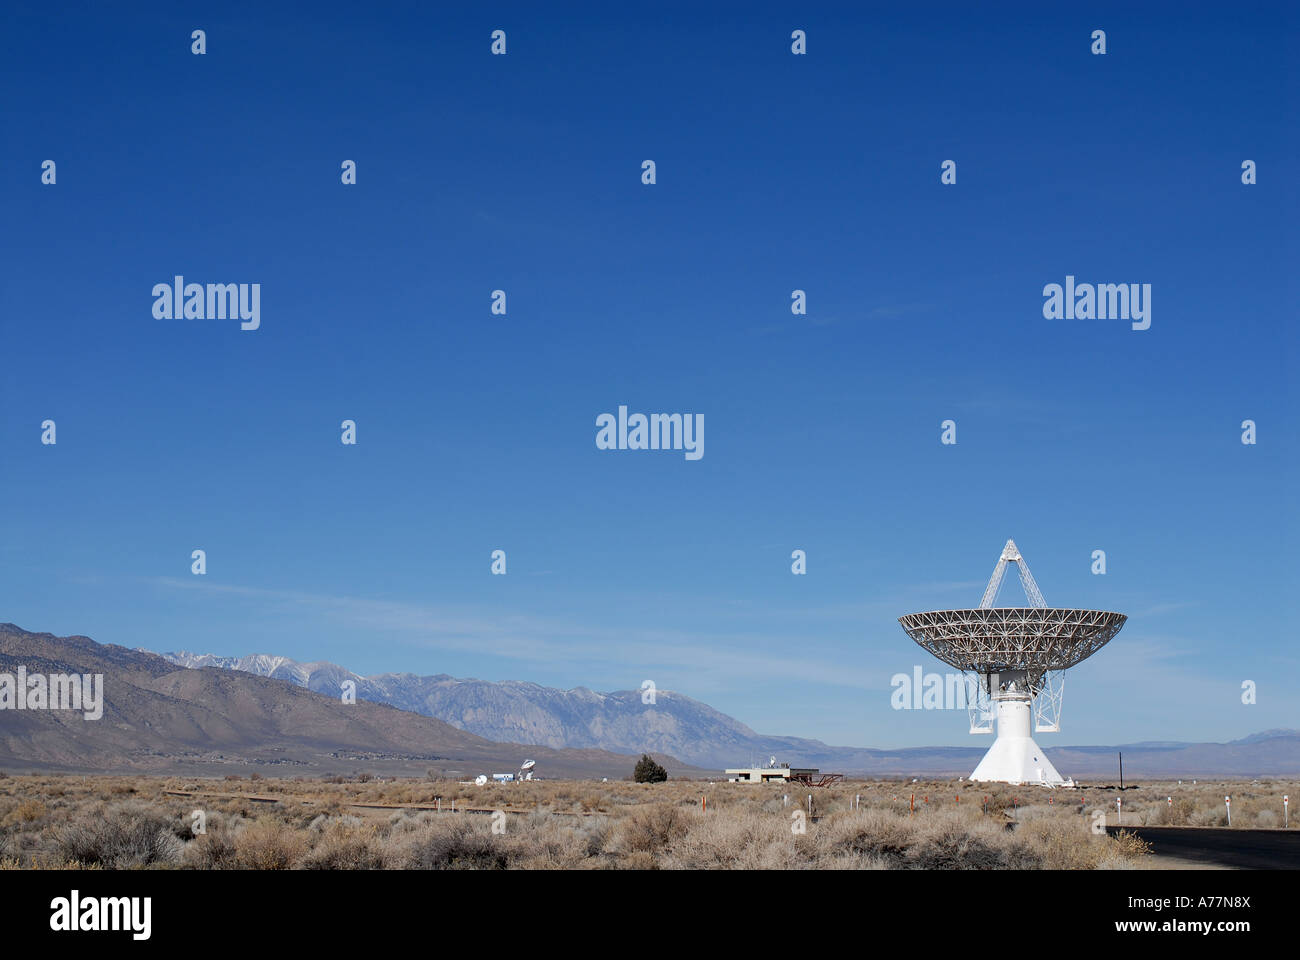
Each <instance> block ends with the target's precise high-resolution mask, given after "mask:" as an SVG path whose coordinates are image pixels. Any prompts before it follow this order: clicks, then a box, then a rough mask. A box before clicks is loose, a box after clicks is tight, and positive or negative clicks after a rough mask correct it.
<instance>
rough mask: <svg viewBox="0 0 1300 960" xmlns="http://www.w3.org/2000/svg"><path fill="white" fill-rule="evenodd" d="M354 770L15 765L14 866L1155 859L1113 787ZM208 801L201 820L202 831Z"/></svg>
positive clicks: (6, 865)
mask: <svg viewBox="0 0 1300 960" xmlns="http://www.w3.org/2000/svg"><path fill="white" fill-rule="evenodd" d="M337 779H339V780H340V782H333V781H331V782H324V781H321V780H306V779H302V778H296V779H292V780H290V779H284V780H278V779H263V778H259V779H257V780H244V779H237V780H226V779H212V780H195V779H184V778H161V777H155V778H149V777H138V778H131V777H86V778H82V777H40V776H33V777H21V776H11V777H7V778H2V779H0V869H41V868H55V869H67V868H89V869H94V868H98V867H103V868H154V869H156V868H183V869H200V870H225V869H255V870H288V869H303V870H311V869H316V870H380V869H415V870H486V869H592V868H595V869H609V868H623V869H626V868H633V869H736V868H739V869H920V870H936V869H939V870H948V869H958V870H962V869H994V870H1025V869H1068V870H1093V869H1124V868H1132V867H1141V866H1145V865H1146V864H1147V863H1148V862H1149V858H1148V856H1147V853H1148V850H1147V847H1146V844H1144V843H1143V842H1142V841H1141V840H1139V839H1138V838H1137V837H1135V836H1133V835H1132V834H1130V833H1127V832H1122V833H1120V834H1118V835H1116V836H1107V835H1105V834H1101V835H1099V834H1096V833H1094V832H1093V829H1092V827H1093V824H1094V820H1095V815H1096V813H1097V812H1098V811H1101V812H1103V813H1105V814H1106V816H1107V820H1108V822H1109V823H1111V824H1112V825H1113V824H1114V823H1115V821H1116V815H1115V804H1114V800H1115V797H1116V796H1117V795H1118V794H1117V792H1116V791H1113V790H1110V791H1106V790H1102V789H1081V790H1073V791H1056V792H1051V791H1047V790H1045V789H1042V788H1033V787H1024V788H1012V787H1003V786H980V787H978V788H977V787H975V785H972V784H969V783H960V782H957V781H929V782H925V783H915V784H911V783H908V784H904V783H901V782H898V781H870V782H852V783H845V784H839V785H837V786H835V787H832V788H826V789H822V790H814V791H809V790H807V789H804V790H802V791H800V792H798V793H795V792H793V791H791V790H789V789H788V788H782V787H778V786H766V787H764V786H757V785H745V784H728V783H712V784H710V783H705V782H691V781H670V782H668V783H661V784H635V783H629V782H618V783H595V782H584V781H534V782H530V783H520V784H512V785H497V784H489V785H487V786H485V787H477V786H475V785H473V784H463V783H457V782H449V781H430V780H387V781H385V780H376V779H363V778H352V779H342V778H337ZM1295 787H1296V785H1295V784H1294V783H1280V782H1279V783H1271V782H1264V783H1235V784H1225V783H1211V784H1196V785H1192V784H1186V785H1179V784H1149V785H1144V786H1143V787H1142V788H1141V789H1140V790H1133V791H1126V792H1125V793H1124V794H1123V799H1124V823H1125V824H1126V825H1127V824H1134V825H1139V824H1141V825H1157V824H1190V825H1197V824H1201V825H1218V824H1221V823H1226V815H1223V814H1222V813H1221V811H1222V810H1223V803H1222V798H1223V796H1224V795H1225V794H1230V795H1232V796H1233V825H1234V828H1242V829H1249V828H1251V827H1273V826H1280V820H1281V817H1280V799H1281V795H1282V794H1283V793H1292V794H1296V795H1300V792H1298V791H1297V790H1296V789H1295ZM168 791H173V792H175V791H188V792H190V793H193V794H194V796H176V795H173V794H172V793H169V792H168ZM809 793H811V794H812V797H813V799H812V817H808V816H806V814H807V808H808V796H809ZM1167 797H1172V798H1173V802H1172V803H1170V802H1169V800H1167V799H1166V798H1167ZM701 798H705V799H706V800H707V809H701ZM855 798H856V799H855ZM265 799H273V800H274V801H275V802H259V800H265ZM453 802H454V803H455V806H456V810H457V813H455V814H452V813H451V812H450V811H451V807H452V804H453ZM364 804H370V805H372V806H362V805H364ZM422 806H423V807H435V808H440V809H438V810H434V809H429V810H424V809H419V808H420V807H422ZM1274 807H1278V810H1276V811H1275V810H1274V809H1273V808H1274ZM195 811H201V813H202V820H203V824H204V826H203V830H202V832H197V833H196V832H195V831H194V830H193V829H192V828H193V825H194V823H195V818H194V813H195ZM468 811H482V812H483V813H486V814H488V815H481V814H479V813H474V812H468ZM492 811H501V813H500V814H498V815H496V816H493V815H491V812H492Z"/></svg>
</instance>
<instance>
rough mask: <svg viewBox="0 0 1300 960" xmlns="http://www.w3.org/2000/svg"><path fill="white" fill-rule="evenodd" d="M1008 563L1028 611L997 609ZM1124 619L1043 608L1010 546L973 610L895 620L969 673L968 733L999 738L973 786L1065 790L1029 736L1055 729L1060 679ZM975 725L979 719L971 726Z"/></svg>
mask: <svg viewBox="0 0 1300 960" xmlns="http://www.w3.org/2000/svg"><path fill="white" fill-rule="evenodd" d="M1008 563H1014V564H1015V565H1016V572H1017V573H1018V574H1019V575H1020V583H1021V585H1022V586H1023V587H1024V590H1025V596H1026V597H1027V598H1028V599H1029V606H1028V607H995V606H993V604H994V602H996V600H997V595H998V592H999V590H1000V589H1001V587H1002V578H1003V576H1004V575H1005V574H1006V569H1007V564H1008ZM1127 620H1128V617H1127V616H1125V615H1124V614H1122V613H1110V612H1107V611H1103V610H1075V609H1070V608H1065V607H1049V606H1048V605H1047V602H1046V601H1045V600H1044V599H1043V595H1042V593H1040V592H1039V590H1038V584H1037V583H1036V582H1035V581H1034V577H1033V574H1031V573H1030V572H1029V566H1028V564H1026V563H1025V560H1024V557H1022V556H1021V555H1020V551H1019V550H1018V549H1017V548H1016V543H1015V541H1014V540H1008V541H1007V543H1006V546H1004V547H1003V548H1002V556H1001V557H1000V558H999V559H998V563H997V566H996V567H994V569H993V576H992V577H990V578H989V584H988V587H987V588H986V589H985V591H984V598H983V600H982V601H981V602H980V605H979V607H976V608H972V609H967V610H933V611H930V612H928V613H909V614H907V615H906V616H903V617H899V618H898V622H899V623H900V624H902V626H903V629H904V630H905V631H906V632H907V635H908V636H909V637H911V638H912V639H913V640H914V641H916V643H917V644H919V645H920V646H921V647H923V648H924V649H925V650H927V651H929V652H930V653H932V654H933V655H934V656H936V657H938V658H939V659H940V660H942V661H943V662H944V663H946V664H948V665H949V666H952V667H956V668H957V669H958V670H961V671H964V672H966V673H969V674H971V675H972V676H971V680H972V686H973V687H974V693H975V695H976V696H975V701H974V702H973V703H972V704H971V707H972V709H971V732H972V733H991V732H992V730H993V719H994V717H995V716H996V720H997V737H996V738H995V739H994V741H993V746H991V747H990V748H989V752H988V753H987V754H985V756H984V759H983V760H981V761H980V764H979V766H977V767H976V768H975V772H974V773H972V774H971V777H970V778H971V779H972V780H977V781H998V782H1002V783H1045V784H1048V785H1054V786H1055V785H1061V784H1066V783H1068V781H1066V780H1065V779H1064V778H1063V777H1062V776H1061V775H1060V774H1059V773H1057V772H1056V768H1055V767H1053V766H1052V763H1051V761H1049V760H1048V759H1047V756H1046V754H1044V753H1043V751H1042V748H1041V747H1039V746H1038V744H1036V743H1035V742H1034V739H1033V737H1032V736H1031V735H1030V716H1031V714H1032V715H1033V717H1034V719H1035V721H1036V723H1035V727H1034V729H1035V731H1036V732H1039V733H1043V732H1055V731H1057V730H1059V729H1060V710H1061V701H1062V697H1063V683H1064V676H1063V673H1064V671H1065V670H1066V669H1068V668H1069V667H1072V666H1074V665H1075V664H1076V663H1080V662H1081V661H1083V660H1086V659H1087V658H1088V657H1090V656H1092V655H1093V654H1094V653H1096V652H1097V651H1098V650H1100V649H1101V648H1102V647H1103V646H1105V645H1106V644H1107V643H1108V642H1110V640H1111V639H1112V638H1113V637H1114V636H1115V634H1117V633H1119V631H1120V628H1121V627H1123V626H1124V623H1125V622H1126V621H1127ZM977 718H978V719H977Z"/></svg>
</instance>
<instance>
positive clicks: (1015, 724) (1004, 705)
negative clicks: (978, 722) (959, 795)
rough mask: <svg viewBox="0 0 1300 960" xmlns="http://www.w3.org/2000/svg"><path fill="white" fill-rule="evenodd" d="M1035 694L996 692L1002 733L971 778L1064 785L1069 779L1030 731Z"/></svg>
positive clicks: (999, 733)
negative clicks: (1054, 764) (1048, 757)
mask: <svg viewBox="0 0 1300 960" xmlns="http://www.w3.org/2000/svg"><path fill="white" fill-rule="evenodd" d="M1032 699H1033V698H1032V697H1031V696H1030V695H1029V693H1028V692H1024V691H1020V690H1015V689H1012V690H999V691H998V692H996V693H994V694H993V704H994V707H995V709H996V711H997V717H998V735H997V739H995V740H994V741H993V746H991V747H989V752H988V753H986V754H984V759H983V760H981V761H980V763H979V766H978V767H976V768H975V772H974V773H972V774H971V775H970V778H971V779H972V780H975V781H996V782H998V783H1015V784H1020V783H1044V784H1048V785H1050V786H1061V785H1063V784H1065V783H1066V782H1067V781H1066V780H1065V778H1064V777H1062V776H1061V775H1060V774H1059V773H1057V772H1056V767H1054V766H1052V761H1050V760H1048V759H1047V754H1045V753H1043V748H1042V747H1040V746H1039V745H1038V744H1036V743H1035V742H1034V738H1033V736H1031V735H1030V732H1029V731H1030V715H1031V710H1030V704H1031V702H1032Z"/></svg>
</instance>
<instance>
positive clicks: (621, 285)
mask: <svg viewBox="0 0 1300 960" xmlns="http://www.w3.org/2000/svg"><path fill="white" fill-rule="evenodd" d="M272 6H273V5H272ZM1128 6H1129V5H1110V6H1104V5H1095V4H1090V5H1086V6H1084V5H1056V4H1053V5H1050V7H1049V8H1044V7H1043V6H1042V5H1034V6H1032V7H1030V6H1027V7H1015V6H1003V7H996V6H995V8H994V9H984V8H983V7H981V9H978V10H972V9H963V8H961V7H958V6H951V7H949V6H943V5H941V6H939V7H938V8H933V7H929V6H927V7H926V8H925V9H921V8H919V7H906V8H904V9H902V10H900V9H899V8H897V7H896V6H894V5H889V6H874V5H873V6H870V7H868V6H864V5H852V6H848V5H846V6H844V7H841V8H838V9H836V8H833V7H829V6H827V7H823V8H821V12H818V13H815V14H806V13H804V12H796V11H794V9H793V8H790V7H788V5H780V6H778V5H753V4H746V5H744V6H743V7H741V6H740V5H735V6H726V7H719V8H716V9H714V10H713V11H710V10H708V9H700V8H699V7H698V6H691V5H674V4H667V5H655V6H653V7H652V8H627V9H614V8H613V7H608V6H606V5H578V4H572V5H565V6H563V7H562V8H561V7H555V6H552V5H545V6H539V5H535V4H517V5H503V4H493V5H492V6H491V7H490V8H484V9H482V10H472V9H464V8H461V7H456V8H454V9H448V10H440V9H439V10H435V9H431V8H430V7H429V6H428V5H423V4H405V5H399V4H392V5H385V6H384V10H383V11H379V12H376V11H373V10H370V9H367V8H365V7H358V6H353V5H348V6H342V5H339V6H337V7H332V6H331V5H328V4H325V5H320V6H319V7H317V8H315V12H313V13H312V14H311V15H305V14H303V13H301V12H292V11H289V10H288V9H287V8H285V9H270V10H267V9H264V8H262V7H261V6H260V5H259V6H254V5H250V6H245V7H238V6H232V5H229V4H211V5H207V4H201V5H186V4H133V5H130V6H129V7H127V8H114V9H108V8H104V7H102V6H101V7H96V6H86V7H84V8H76V7H73V8H69V9H67V10H64V11H62V12H54V11H51V10H50V9H48V8H47V7H44V6H37V5H34V4H31V5H23V4H20V5H18V6H17V9H16V11H15V13H14V14H13V15H12V16H11V17H10V27H9V29H7V30H6V31H5V32H4V36H3V37H2V38H0V73H2V74H3V80H4V86H5V89H6V90H8V91H9V94H10V95H9V97H8V109H7V111H6V120H5V124H4V125H5V136H4V138H3V140H2V141H0V158H2V159H3V163H4V170H5V176H4V177H3V180H2V181H0V202H2V203H3V208H4V210H5V230H4V234H3V235H4V262H5V272H4V281H3V285H2V286H0V324H2V326H0V331H2V334H3V343H4V347H5V351H4V355H5V360H6V363H5V370H4V376H3V377H0V401H2V402H0V450H3V461H2V462H3V470H2V471H0V493H2V494H3V503H4V510H3V515H2V516H0V522H2V524H3V526H2V528H0V533H2V534H3V536H2V537H0V583H3V593H2V594H0V595H2V596H3V601H4V602H3V609H0V619H7V620H11V621H13V622H16V623H18V624H19V625H20V626H22V627H25V628H27V629H31V630H48V631H51V632H55V633H59V634H68V633H81V634H86V635H89V636H91V637H93V638H95V639H96V640H99V641H101V642H111V643H118V644H124V645H128V646H141V647H145V648H148V649H152V650H167V649H181V648H184V649H190V650H195V651H202V652H213V653H221V654H242V653H251V652H271V653H278V654H283V655H287V656H290V657H294V658H296V659H327V660H332V661H335V662H338V663H341V664H344V665H346V666H348V667H350V668H352V669H354V670H357V671H359V672H362V673H376V672H382V671H410V672H416V673H449V674H453V675H456V676H476V677H482V678H485V679H493V680H504V679H518V680H533V681H536V682H538V683H543V684H548V685H556V686H561V687H571V686H578V685H583V686H588V687H592V688H595V689H601V690H609V689H629V688H635V687H637V686H639V685H640V683H641V681H642V680H644V679H647V678H649V679H653V680H654V681H655V683H656V684H657V685H658V686H659V687H660V688H662V689H675V690H680V691H681V692H683V693H686V694H688V695H690V696H693V697H696V698H698V699H701V700H704V701H706V702H708V703H710V704H712V705H713V706H715V707H717V708H719V709H721V710H723V711H725V712H727V713H730V714H732V715H734V716H736V717H738V718H740V719H741V720H743V721H744V722H746V723H748V724H749V725H750V726H752V727H754V728H755V729H757V730H759V731H761V732H765V733H781V734H790V735H800V736H809V737H818V738H821V739H824V740H827V741H829V742H832V743H839V744H853V745H879V746H901V745H915V744H932V743H953V744H968V743H969V744H973V745H978V744H979V743H980V742H983V741H978V740H976V739H975V738H971V737H969V736H968V735H967V734H966V727H965V722H966V721H965V715H964V713H963V714H954V713H948V712H919V711H914V712H895V711H893V710H891V709H890V706H889V695H890V692H891V689H890V686H889V679H890V677H891V676H892V675H893V674H895V673H898V672H908V673H910V672H911V670H912V667H913V665H914V664H921V665H922V666H923V667H924V668H925V669H926V670H932V669H935V670H937V669H939V668H940V665H939V664H938V663H937V661H933V660H930V659H929V658H928V657H927V656H926V655H925V654H923V653H922V652H921V651H920V650H919V648H916V647H914V645H913V644H912V643H911V642H910V641H909V640H908V638H907V637H906V635H905V634H904V633H903V632H902V630H901V628H900V627H899V625H898V623H897V617H898V616H899V615H901V614H903V613H908V612H912V611H916V610H925V609H935V608H944V607H950V606H974V605H976V604H978V602H979V597H980V594H981V592H982V589H983V586H984V582H985V581H986V580H987V578H988V575H989V573H990V571H991V570H992V567H993V564H994V562H995V561H996V559H997V556H998V552H999V550H1000V549H1001V546H1002V544H1003V542H1004V541H1005V540H1006V539H1007V538H1008V537H1014V538H1015V539H1016V541H1017V543H1018V544H1019V546H1020V548H1021V549H1022V550H1023V551H1024V554H1025V556H1026V558H1027V559H1028V561H1029V563H1030V565H1031V568H1032V569H1033V571H1034V574H1035V576H1036V578H1037V580H1038V583H1039V585H1040V587H1041V588H1042V590H1043V592H1044V594H1045V596H1046V598H1047V600H1048V602H1049V603H1052V604H1054V605H1060V606H1076V607H1099V608H1104V609H1109V610H1118V611H1121V612H1125V613H1128V614H1129V615H1130V620H1129V623H1128V625H1127V626H1126V627H1125V629H1124V630H1123V631H1122V632H1121V633H1120V634H1119V636H1118V638H1117V639H1116V640H1115V641H1114V642H1113V643H1112V644H1111V645H1110V646H1109V647H1108V648H1107V649H1106V650H1104V651H1103V652H1102V653H1101V654H1099V655H1098V656H1097V657H1095V658H1094V659H1093V660H1091V661H1088V662H1086V663H1085V664H1083V665H1081V666H1080V667H1078V668H1077V669H1075V670H1073V671H1071V673H1070V676H1069V678H1068V681H1067V696H1066V703H1065V716H1064V719H1063V732H1062V733H1061V734H1059V735H1055V736H1048V737H1045V738H1044V743H1045V744H1046V745H1049V746H1050V745H1052V744H1055V743H1106V742H1126V741H1127V742H1131V741H1135V740H1148V739H1208V740H1226V739H1231V738H1234V737H1238V736H1242V735H1245V734H1247V733H1250V732H1253V731H1256V730H1262V729H1265V728H1269V727H1280V726H1293V727H1294V726H1300V709H1297V703H1300V699H1298V698H1300V655H1298V654H1297V653H1296V648H1295V643H1294V639H1295V629H1294V623H1295V620H1296V615H1297V613H1298V612H1300V611H1298V610H1297V603H1296V600H1295V589H1294V582H1295V579H1296V572H1297V564H1296V559H1295V558H1296V555H1297V554H1296V551H1297V546H1298V544H1297V523H1296V505H1295V489H1296V473H1297V471H1296V465H1297V449H1296V441H1295V426H1294V425H1295V423H1296V417H1297V413H1300V411H1298V410H1297V402H1296V400H1297V398H1296V393H1295V390H1294V387H1293V386H1292V381H1293V378H1294V375H1295V372H1296V361H1297V335H1296V332H1295V319H1294V317H1295V304H1296V303H1297V299H1298V297H1297V294H1298V292H1300V291H1298V290H1297V284H1296V281H1295V272H1296V271H1295V264H1296V262H1297V254H1298V253H1300V249H1298V247H1300V245H1298V244H1297V238H1296V228H1295V211H1296V209H1297V204H1296V200H1297V197H1296V175H1295V167H1294V165H1295V157H1296V155H1297V146H1298V145H1300V144H1297V134H1296V128H1295V122H1294V120H1295V116H1296V106H1297V104H1296V94H1295V91H1296V89H1297V83H1296V81H1297V76H1296V75H1297V62H1298V60H1297V47H1296V32H1297V19H1298V18H1297V14H1296V12H1295V10H1294V8H1290V9H1288V7H1287V5H1283V4H1276V5H1249V4H1247V5H1244V6H1243V5H1234V6H1232V7H1231V8H1228V7H1226V5H1225V6H1223V7H1221V8H1220V9H1218V10H1217V11H1216V10H1214V9H1213V8H1206V7H1198V6H1196V5H1189V4H1179V5H1177V6H1176V7H1175V6H1148V5H1143V7H1142V9H1140V10H1131V9H1128ZM196 28H202V29H204V30H206V32H207V53H206V54H205V55H203V56H194V55H192V54H191V53H190V42H191V41H190V32H191V31H192V30H193V29H196ZM497 28H500V29H504V30H505V31H506V33H507V43H508V47H507V50H508V52H507V55H506V56H504V57H496V56H492V55H490V53H489V45H490V39H489V35H490V34H491V31H492V30H494V29H497ZM795 28H802V29H804V30H806V31H807V36H808V54H807V55H806V56H793V55H792V54H791V52H790V42H791V41H790V33H791V31H792V30H793V29H795ZM1098 28H1100V29H1104V30H1106V32H1107V48H1108V52H1107V54H1106V55H1105V56H1093V55H1091V54H1090V52H1089V47H1090V43H1091V41H1090V34H1091V32H1092V30H1094V29H1098ZM46 159H53V160H55V161H56V163H57V165H58V166H57V183H56V184H55V185H53V186H50V185H43V184H42V183H41V182H40V172H41V171H40V164H41V162H42V161H43V160H46ZM647 159H651V160H654V161H655V162H656V164H657V183H655V184H654V185H653V186H647V185H643V184H642V183H641V163H642V161H643V160H647ZM949 159H951V160H955V161H956V162H957V171H958V178H957V183H956V185H952V186H945V185H941V183H940V164H941V163H942V162H943V161H944V160H949ZM1246 159H1250V160H1254V161H1255V162H1256V164H1257V167H1258V180H1259V182H1258V183H1257V184H1256V185H1253V186H1245V185H1243V184H1242V183H1241V179H1240V176H1241V163H1242V161H1243V160H1246ZM344 160H354V161H355V162H356V164H357V183H356V185H353V186H344V185H343V184H341V183H340V164H341V163H342V162H343V161H344ZM176 274H183V275H184V276H185V277H186V278H187V280H189V281H194V282H200V283H208V282H214V283H215V282H221V283H226V282H257V283H260V284H261V285H262V286H261V291H262V299H261V328H260V329H259V330H257V331H252V332H243V331H241V330H240V329H239V324H238V323H237V322H233V321H227V320H157V319H155V318H154V317H153V314H152V304H153V298H152V295H151V290H152V288H153V286H154V284H156V283H160V282H161V283H168V282H170V281H171V278H172V277H173V276H174V275H176ZM1067 274H1071V275H1074V276H1076V277H1077V278H1078V280H1079V281H1080V282H1096V283H1149V284H1151V285H1152V323H1151V327H1150V329H1149V330H1145V331H1133V330H1131V329H1130V326H1129V323H1128V322H1126V321H1123V320H1046V319H1044V318H1043V313H1042V306H1043V295H1042V289H1043V286H1044V285H1045V284H1048V283H1062V282H1063V281H1064V279H1065V277H1066V275H1067ZM494 289H504V290H505V291H506V293H507V296H508V310H507V314H506V316H493V315H491V314H490V312H489V306H490V294H491V291H493V290H494ZM795 289H802V290H805V291H807V297H808V313H807V315H806V316H795V315H792V313H791V310H790V302H791V301H790V297H791V291H792V290H795ZM620 404H626V405H627V406H628V407H629V408H630V409H631V410H632V411H634V412H635V411H640V412H644V413H652V412H683V413H700V414H703V415H704V418H705V423H706V435H705V456H704V457H703V459H701V460H699V461H695V462H690V461H687V460H685V459H684V457H683V456H682V454H681V453H680V452H652V451H646V452H640V451H637V452H633V451H601V450H598V449H597V448H596V445H595V434H596V429H595V419H596V417H597V416H598V415H599V414H601V413H606V412H611V413H612V412H616V411H617V408H618V406H619V405H620ZM47 418H50V419H54V420H55V421H56V423H57V431H58V433H57V436H58V443H57V445H55V446H46V445H42V444H41V443H40V434H41V430H40V424H41V422H42V421H43V420H45V419H47ZM345 418H351V419H354V420H355V421H356V423H357V426H358V440H359V442H358V443H357V445H356V446H344V445H342V444H341V443H340V441H339V434H340V430H339V425H340V422H341V421H342V420H344V419H345ZM949 418H951V419H953V420H955V421H956V422H957V437H958V442H957V444H956V445H953V446H944V445H941V444H940V442H939V440H940V423H941V421H943V420H945V419H949ZM1247 418H1249V419H1253V420H1255V421H1256V423H1257V425H1258V443H1257V444H1256V445H1254V446H1247V445H1243V444H1242V443H1241V442H1240V435H1241V428H1240V424H1241V421H1242V420H1244V419H1247ZM196 548H202V549H204V550H205V551H206V552H207V557H208V573H207V575H206V576H204V577H196V576H192V575H191V574H190V562H191V561H190V553H191V551H192V550H194V549H196ZM796 548H799V549H804V550H806V551H807V554H808V573H807V575H806V576H794V575H792V574H791V572H790V564H791V560H790V553H791V551H792V550H794V549H796ZM495 549H503V550H505V551H506V552H507V558H508V573H507V575H506V576H504V577H501V576H492V575H491V574H490V573H489V566H490V559H489V555H490V553H491V551H493V550H495ZM1095 549H1104V550H1105V551H1106V554H1107V566H1108V572H1107V574H1106V575H1105V576H1094V575H1092V574H1091V572H1090V565H1091V554H1092V551H1093V550H1095ZM1009 589H1012V588H1009ZM1014 589H1015V590H1018V587H1016V588H1014ZM1005 598H1006V595H1005V594H1004V599H1005ZM1243 680H1254V681H1255V682H1256V683H1257V684H1258V695H1257V696H1258V702H1257V703H1256V704H1254V705H1251V706H1246V705H1243V704H1242V703H1241V696H1240V694H1241V682H1242V681H1243Z"/></svg>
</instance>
